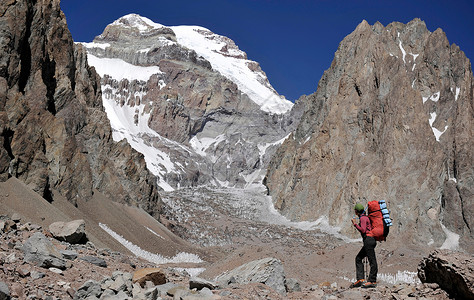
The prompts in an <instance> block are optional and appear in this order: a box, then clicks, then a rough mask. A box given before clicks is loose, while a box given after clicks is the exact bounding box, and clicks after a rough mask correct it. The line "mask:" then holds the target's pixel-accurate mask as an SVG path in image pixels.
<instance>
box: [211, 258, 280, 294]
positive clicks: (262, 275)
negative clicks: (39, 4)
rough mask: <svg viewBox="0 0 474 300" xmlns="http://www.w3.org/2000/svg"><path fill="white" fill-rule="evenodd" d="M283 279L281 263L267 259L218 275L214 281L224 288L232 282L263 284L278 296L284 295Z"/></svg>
mask: <svg viewBox="0 0 474 300" xmlns="http://www.w3.org/2000/svg"><path fill="white" fill-rule="evenodd" d="M285 277H286V276H285V272H284V270H283V265H282V263H281V261H280V260H278V259H276V258H271V257H268V258H263V259H260V260H256V261H252V262H249V263H247V264H245V265H242V266H240V267H237V268H235V269H233V270H231V271H229V272H227V273H224V274H222V275H219V276H218V277H217V278H216V281H217V282H218V283H219V284H220V285H221V284H222V285H224V286H225V285H227V284H228V283H229V282H231V281H233V280H235V282H236V283H238V284H247V283H251V282H255V283H264V284H266V285H268V286H270V287H271V288H273V289H274V290H275V291H277V292H278V293H279V294H281V295H286V288H285Z"/></svg>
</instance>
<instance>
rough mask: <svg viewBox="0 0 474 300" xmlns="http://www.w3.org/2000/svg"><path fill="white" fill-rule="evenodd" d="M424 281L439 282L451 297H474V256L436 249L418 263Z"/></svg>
mask: <svg viewBox="0 0 474 300" xmlns="http://www.w3.org/2000/svg"><path fill="white" fill-rule="evenodd" d="M418 277H419V278H420V280H421V282H423V283H437V284H438V285H439V286H440V287H441V288H442V289H443V290H445V291H446V292H447V293H448V294H449V295H450V296H451V297H454V298H456V299H474V256H473V255H470V254H464V253H460V252H453V251H449V250H435V251H433V252H431V253H430V254H429V256H428V257H425V258H424V259H423V260H422V261H421V262H420V264H419V265H418Z"/></svg>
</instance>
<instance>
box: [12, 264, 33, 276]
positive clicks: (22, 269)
mask: <svg viewBox="0 0 474 300" xmlns="http://www.w3.org/2000/svg"><path fill="white" fill-rule="evenodd" d="M16 272H17V273H18V275H20V276H21V277H27V276H30V274H31V271H30V269H29V268H27V267H26V266H20V267H18V268H17V269H16Z"/></svg>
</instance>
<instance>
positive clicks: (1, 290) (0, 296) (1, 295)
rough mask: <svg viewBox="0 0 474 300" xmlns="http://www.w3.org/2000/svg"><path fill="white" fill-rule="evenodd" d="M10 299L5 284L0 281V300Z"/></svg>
mask: <svg viewBox="0 0 474 300" xmlns="http://www.w3.org/2000/svg"><path fill="white" fill-rule="evenodd" d="M8 299H10V290H9V289H8V286H7V284H6V283H5V282H3V281H0V300H8Z"/></svg>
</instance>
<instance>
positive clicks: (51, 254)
mask: <svg viewBox="0 0 474 300" xmlns="http://www.w3.org/2000/svg"><path fill="white" fill-rule="evenodd" d="M22 251H23V253H24V256H25V261H26V262H29V263H32V264H34V265H36V266H39V267H42V268H50V267H54V268H59V269H65V268H66V261H65V260H64V259H62V255H61V253H60V252H59V251H58V249H56V247H54V245H53V243H51V241H50V240H48V238H46V237H45V236H44V235H43V234H42V233H39V232H37V233H35V234H33V235H32V236H31V237H30V238H29V239H28V240H27V241H26V243H25V244H24V245H23V247H22Z"/></svg>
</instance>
